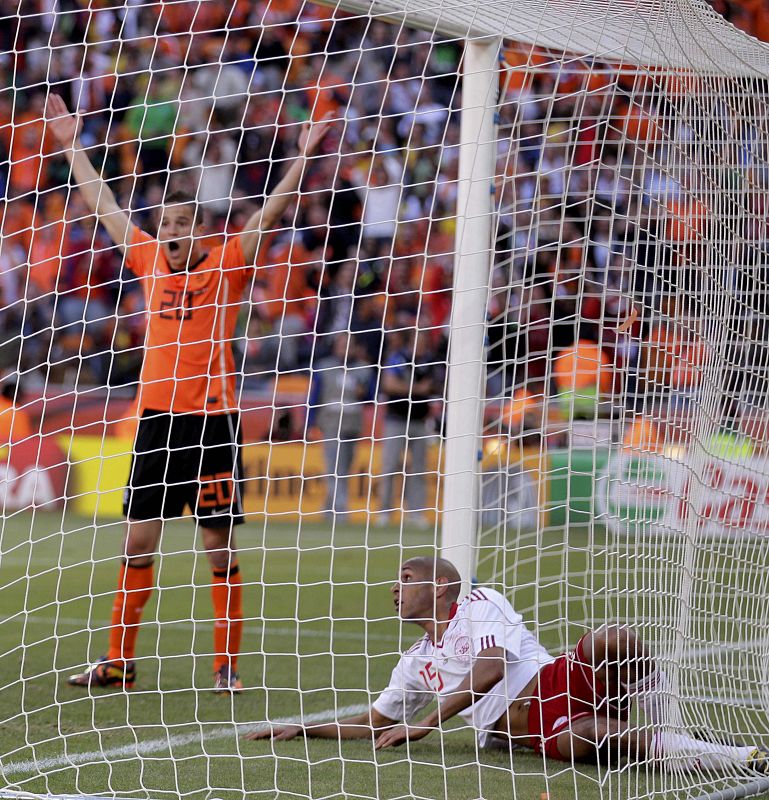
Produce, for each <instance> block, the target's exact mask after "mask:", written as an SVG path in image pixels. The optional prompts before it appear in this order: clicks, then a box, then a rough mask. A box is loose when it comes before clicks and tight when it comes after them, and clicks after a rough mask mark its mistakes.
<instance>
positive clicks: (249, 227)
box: [241, 114, 331, 264]
mask: <svg viewBox="0 0 769 800" xmlns="http://www.w3.org/2000/svg"><path fill="white" fill-rule="evenodd" d="M330 127H331V120H330V115H329V114H327V115H326V116H325V117H324V118H323V119H322V120H319V121H318V122H307V123H305V124H304V125H303V126H302V131H301V133H300V134H299V155H298V156H297V157H296V158H295V159H294V160H293V161H292V162H291V164H290V166H289V168H288V169H287V170H286V174H285V175H284V176H283V177H282V178H281V180H280V182H279V183H278V185H277V186H276V187H275V189H274V190H273V191H272V193H271V194H270V195H269V197H268V198H267V200H266V201H265V203H264V205H263V206H262V208H260V209H259V210H258V211H255V212H254V213H253V214H252V215H251V217H249V219H248V222H246V226H245V228H244V231H243V234H242V236H241V246H242V247H243V254H244V255H245V257H246V262H247V263H248V264H252V263H253V262H254V261H255V260H256V251H257V249H258V247H259V240H260V239H261V236H262V234H263V233H265V232H266V231H269V230H271V229H272V228H274V227H275V225H277V223H278V222H279V221H280V218H281V217H282V216H283V212H284V211H285V210H286V209H287V208H288V206H289V205H290V204H291V203H292V202H293V200H294V199H295V196H296V193H297V192H298V191H299V186H300V185H301V183H302V178H303V177H304V173H305V169H306V165H307V159H308V158H311V157H312V156H313V155H314V154H315V153H316V151H317V149H318V147H319V146H320V143H321V142H322V141H323V139H324V138H325V137H326V134H327V133H328V131H329V129H330Z"/></svg>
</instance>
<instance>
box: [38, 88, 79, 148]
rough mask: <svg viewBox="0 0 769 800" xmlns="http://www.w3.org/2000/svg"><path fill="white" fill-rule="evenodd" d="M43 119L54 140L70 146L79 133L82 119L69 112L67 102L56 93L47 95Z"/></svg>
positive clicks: (67, 146)
mask: <svg viewBox="0 0 769 800" xmlns="http://www.w3.org/2000/svg"><path fill="white" fill-rule="evenodd" d="M45 119H46V122H47V124H48V127H49V128H50V129H51V131H53V135H54V136H55V137H56V141H57V142H59V144H60V145H62V147H65V148H69V147H72V146H73V145H74V143H75V141H76V140H77V137H78V136H79V135H80V129H81V128H82V126H83V120H82V119H81V118H80V117H79V116H78V115H77V114H70V113H69V110H68V109H67V104H66V103H65V102H64V101H63V100H62V99H61V97H59V95H58V94H50V95H48V101H47V102H46V104H45Z"/></svg>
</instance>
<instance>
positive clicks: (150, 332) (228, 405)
mask: <svg viewBox="0 0 769 800" xmlns="http://www.w3.org/2000/svg"><path fill="white" fill-rule="evenodd" d="M126 266H127V267H128V269H130V270H131V272H133V273H134V274H135V275H136V276H137V277H140V278H142V279H143V280H142V284H143V289H144V299H145V303H146V307H147V315H148V320H147V334H146V338H145V353H144V363H143V365H142V371H141V378H140V381H139V393H138V409H139V413H140V414H141V412H142V411H144V410H145V409H153V410H155V411H172V412H175V413H180V414H181V413H186V414H205V413H210V412H214V413H217V412H219V413H221V412H226V411H232V410H234V409H235V358H234V355H233V352H232V341H233V337H234V334H235V324H236V322H237V318H238V312H239V310H240V300H241V296H242V294H243V289H244V287H245V286H246V284H247V282H248V281H249V280H250V278H251V276H252V274H253V269H254V268H253V266H245V256H244V255H243V248H242V246H241V243H240V237H239V236H233V237H231V238H230V239H228V240H227V242H226V244H224V245H223V246H221V247H216V248H214V249H213V250H211V252H209V253H208V254H207V255H206V256H205V258H204V259H203V260H202V261H200V262H199V263H198V264H197V265H195V266H194V267H192V268H190V269H188V270H183V271H181V272H173V271H172V270H171V268H170V267H169V265H168V261H167V260H166V257H165V254H164V253H163V251H162V250H161V249H160V243H159V242H158V241H157V240H156V239H153V238H152V237H151V236H149V235H148V234H146V233H144V232H143V231H140V230H139V229H138V228H134V229H133V235H132V237H131V244H130V246H129V247H128V249H127V255H126Z"/></svg>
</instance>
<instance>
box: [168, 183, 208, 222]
mask: <svg viewBox="0 0 769 800" xmlns="http://www.w3.org/2000/svg"><path fill="white" fill-rule="evenodd" d="M163 205H164V206H192V207H193V209H194V210H195V224H196V225H202V224H203V222H204V218H203V207H202V206H201V205H200V204H199V203H198V201H197V198H196V197H195V195H193V194H192V193H191V192H187V191H184V190H183V189H174V191H172V192H169V193H168V194H167V195H166V196H165V197H164V198H163Z"/></svg>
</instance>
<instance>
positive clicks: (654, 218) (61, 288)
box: [0, 0, 769, 428]
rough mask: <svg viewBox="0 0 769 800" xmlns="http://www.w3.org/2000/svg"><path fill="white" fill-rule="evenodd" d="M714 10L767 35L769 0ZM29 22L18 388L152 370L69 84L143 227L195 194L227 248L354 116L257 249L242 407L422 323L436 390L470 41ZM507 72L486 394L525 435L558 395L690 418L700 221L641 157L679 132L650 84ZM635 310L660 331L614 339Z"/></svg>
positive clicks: (184, 15) (14, 127)
mask: <svg viewBox="0 0 769 800" xmlns="http://www.w3.org/2000/svg"><path fill="white" fill-rule="evenodd" d="M12 5H13V3H12ZM714 5H715V6H716V8H717V10H719V11H720V12H721V13H722V14H723V15H724V16H726V17H727V18H729V19H730V20H731V21H733V22H734V23H735V24H737V25H738V26H740V27H743V28H745V29H746V30H749V31H750V32H752V33H753V34H755V35H758V36H759V37H762V38H765V39H769V29H768V28H767V19H769V14H767V13H766V9H765V3H764V2H763V0H740V1H739V2H737V1H736V0H715V2H714ZM16 6H17V8H18V16H16V15H13V16H11V17H10V18H6V20H5V24H3V25H2V26H0V70H2V71H3V72H5V73H6V74H9V75H13V76H14V77H13V85H12V86H8V87H7V88H6V89H4V90H2V91H0V225H1V232H2V239H1V240H0V330H2V331H3V335H2V341H1V342H0V367H1V368H3V369H11V370H18V371H19V373H20V374H21V375H22V377H23V380H24V382H25V383H26V384H27V385H34V384H35V383H37V384H38V385H39V386H45V385H49V384H55V383H61V382H64V383H67V382H70V383H74V384H77V385H79V386H89V385H96V386H104V385H112V386H115V385H128V384H131V383H133V382H135V381H136V378H137V375H138V370H139V366H140V363H141V358H142V343H143V335H144V328H145V320H144V308H143V305H142V294H141V291H140V290H139V286H138V284H137V281H136V280H135V279H134V278H133V277H132V276H131V274H130V273H128V272H127V271H126V270H125V269H124V268H123V265H122V256H121V254H120V252H119V251H118V250H117V249H116V248H114V247H112V245H111V243H110V242H109V241H108V240H107V239H106V237H105V235H104V233H103V231H101V230H99V228H98V227H96V226H95V225H94V222H93V217H91V216H90V215H89V214H88V213H87V210H86V209H85V207H84V205H83V203H82V200H80V199H79V197H78V194H77V193H76V192H73V191H71V188H70V184H69V175H68V167H67V163H66V161H65V160H64V159H63V158H62V157H61V156H60V155H57V154H56V152H55V146H54V143H53V141H52V139H51V137H50V135H49V134H48V133H47V130H46V126H45V124H44V105H45V97H46V93H47V92H48V91H49V90H53V91H56V92H57V93H58V94H60V95H62V96H63V97H64V99H65V101H66V102H67V104H68V106H69V107H70V108H79V109H80V110H81V113H82V114H83V120H84V128H83V134H82V141H83V142H84V144H85V145H86V146H88V147H89V148H90V149H89V154H90V157H91V160H92V162H93V163H94V164H96V165H97V167H98V168H99V170H100V171H102V172H103V174H104V175H105V176H106V177H107V178H108V180H109V182H110V185H111V187H112V188H113V190H114V191H115V193H116V195H117V197H118V198H119V202H120V203H121V205H122V207H124V208H130V209H131V211H132V215H133V217H132V218H133V220H134V221H135V222H136V223H137V224H138V225H140V226H141V227H143V228H145V229H150V230H151V229H152V226H153V224H154V221H155V211H156V210H157V208H158V207H159V206H160V205H161V204H162V198H163V195H164V192H165V190H166V188H167V187H171V188H180V187H181V188H187V189H191V190H192V191H194V192H196V193H197V196H198V198H199V200H200V202H201V204H202V206H203V208H204V210H205V214H206V224H207V230H208V232H209V237H210V242H211V244H214V243H218V242H221V240H222V238H223V237H224V235H225V234H227V233H232V232H236V231H238V230H240V228H241V227H242V225H243V223H244V220H245V219H246V217H247V215H248V214H249V211H250V210H251V209H252V208H253V207H255V205H258V204H259V202H260V200H261V198H263V197H264V195H265V193H266V192H267V191H269V190H270V189H271V188H272V187H273V186H274V183H275V180H276V175H277V173H278V172H279V171H280V170H279V169H278V168H277V167H279V166H280V165H281V164H282V163H283V161H284V159H286V158H288V157H289V156H290V154H291V152H292V148H293V147H294V143H295V141H296V137H297V134H298V126H299V123H300V122H301V121H302V120H303V119H304V118H305V117H306V116H307V115H308V114H309V115H310V116H311V117H312V118H314V119H319V118H320V117H322V116H323V115H324V114H326V113H327V112H332V113H333V114H334V115H335V116H337V117H344V124H341V123H340V124H338V125H337V126H336V129H335V134H334V135H333V136H330V137H329V138H328V141H327V142H326V143H325V152H324V154H322V155H321V157H319V158H317V159H316V161H315V163H314V164H313V166H312V168H311V169H310V171H309V173H308V174H307V176H306V178H305V181H304V184H303V193H304V194H303V198H302V200H301V203H300V205H299V207H298V208H297V209H296V210H295V211H292V212H291V214H290V215H287V216H286V218H285V219H284V221H283V225H282V228H281V229H280V230H278V231H276V232H275V233H273V234H271V235H269V236H267V237H265V240H264V242H263V243H262V246H261V249H260V255H259V260H258V265H259V269H258V270H257V274H256V280H255V283H254V287H253V291H252V295H251V303H250V304H249V305H248V308H246V307H245V306H244V309H243V314H242V317H243V324H242V326H241V336H240V338H239V340H238V341H237V342H236V350H237V351H238V354H239V356H240V359H241V364H242V371H243V376H244V377H243V383H244V387H245V388H246V389H250V388H259V387H261V386H263V385H264V383H265V381H267V380H268V379H272V378H273V377H274V374H275V372H276V370H277V371H279V372H292V373H296V374H309V373H310V372H311V371H312V368H313V367H315V366H316V365H317V364H319V363H328V360H329V359H331V360H332V364H333V359H334V358H341V357H342V353H341V351H340V349H339V346H338V344H336V343H337V341H338V334H339V333H340V332H344V331H351V332H352V333H353V336H352V337H351V339H350V340H349V342H348V344H347V347H346V352H347V357H348V358H349V359H351V360H352V359H354V360H355V362H356V364H360V365H361V366H362V367H368V368H370V367H372V366H373V367H384V366H391V367H393V366H397V364H398V363H402V358H401V355H399V354H400V351H401V350H402V349H403V332H404V331H409V330H411V331H413V330H416V329H417V328H418V329H419V330H420V331H421V332H420V334H419V335H418V336H416V337H415V336H413V335H412V337H411V339H412V341H415V340H419V341H421V342H424V344H423V345H420V347H419V348H418V354H417V356H415V358H416V359H417V360H418V361H419V362H420V363H421V365H422V366H424V365H432V366H433V367H434V370H433V371H438V372H439V371H440V367H441V365H442V364H444V363H445V358H446V334H445V330H446V325H447V322H448V317H449V312H450V305H451V271H452V252H453V248H454V231H455V222H454V213H455V212H454V209H455V202H456V194H457V187H456V175H457V162H458V147H457V143H458V140H459V117H458V114H457V113H456V112H455V111H454V110H452V109H455V108H456V105H457V79H456V73H457V68H458V63H459V58H460V48H459V46H458V44H457V43H456V42H445V41H440V40H437V39H435V38H434V37H430V36H429V35H427V34H425V33H419V32H414V31H407V30H405V29H404V30H401V29H399V28H398V27H397V26H393V25H388V24H386V23H383V22H367V21H366V20H363V19H353V18H347V17H345V16H344V15H341V14H334V13H333V12H332V11H331V10H329V9H326V8H323V7H321V6H315V5H312V4H307V5H305V4H303V3H301V2H298V1H297V0H271V2H269V3H267V2H263V1H260V2H244V0H218V1H217V2H210V1H208V0H206V1H204V2H199V1H198V0H195V2H188V3H179V2H177V3H173V4H160V3H152V2H146V3H145V2H128V3H127V4H126V5H125V6H123V4H120V7H116V5H115V4H112V3H109V2H104V3H94V2H85V0H60V2H58V4H57V5H56V7H57V12H56V14H55V15H54V13H53V10H52V9H53V3H51V2H49V0H16ZM227 31H229V32H227ZM504 56H505V58H504V62H505V70H504V71H503V72H504V75H503V85H502V89H503V91H502V96H501V99H500V131H501V133H500V145H499V168H498V173H499V174H498V191H497V202H498V205H499V208H500V211H501V214H500V218H499V219H500V221H499V224H498V231H497V253H496V259H495V269H494V274H493V292H492V298H491V304H490V308H489V315H490V319H491V327H490V335H489V356H488V360H489V376H490V377H489V381H490V390H491V394H492V396H497V397H502V398H510V399H511V400H512V403H511V405H510V414H509V417H508V422H509V424H510V425H511V426H512V427H514V428H515V427H516V426H518V427H520V426H522V425H525V418H526V415H527V410H530V409H531V407H532V405H531V403H529V405H527V402H528V398H532V397H537V396H539V397H543V396H545V395H548V394H552V393H554V394H556V395H558V396H559V397H560V398H561V400H562V401H563V403H567V404H571V408H572V409H573V410H574V413H577V414H579V413H585V414H587V415H590V414H592V413H593V410H594V406H593V405H591V403H590V396H591V393H592V394H593V395H594V396H595V400H596V401H599V400H600V397H601V396H605V395H615V396H618V395H621V396H623V397H624V398H626V400H625V401H624V402H625V403H626V404H627V405H628V407H631V408H635V404H636V402H637V401H636V400H635V398H636V397H638V396H640V395H641V394H642V392H640V391H637V384H638V383H639V382H640V381H646V382H647V385H648V384H649V382H651V383H654V384H655V385H659V386H663V389H660V390H659V391H658V392H657V393H658V394H659V392H660V391H663V390H664V392H666V393H668V394H675V395H676V398H677V399H676V402H681V403H685V402H686V398H687V395H688V394H690V393H691V391H692V390H693V381H694V377H693V376H694V374H695V372H696V367H697V364H698V359H700V358H701V357H702V354H701V353H700V352H699V351H698V348H697V346H696V345H695V344H693V343H692V342H693V341H694V339H696V337H692V336H690V335H687V333H686V330H688V329H687V328H686V325H687V324H688V321H689V320H690V319H691V317H692V314H696V309H694V308H682V307H680V305H679V306H678V307H676V304H675V303H673V302H672V301H670V300H669V299H666V297H667V296H668V295H669V294H670V292H666V291H665V285H666V284H667V285H670V284H671V283H672V282H674V281H675V280H680V279H681V278H680V276H681V275H687V274H688V273H687V269H686V265H687V264H688V263H694V262H695V261H696V258H697V254H696V253H695V252H693V249H692V248H693V246H692V244H691V243H692V241H694V240H696V235H693V233H692V232H693V231H695V232H696V229H697V226H698V225H699V224H700V222H701V220H702V217H703V216H704V215H703V212H702V210H701V208H698V205H697V204H698V201H697V199H696V197H695V196H694V194H693V193H692V192H691V191H690V190H689V189H688V188H687V185H686V181H685V176H684V177H680V176H679V177H678V178H674V177H672V176H670V175H667V174H665V173H664V171H660V170H655V169H654V166H653V160H652V162H649V161H648V160H645V159H644V158H643V157H639V155H638V154H639V151H641V150H643V149H644V148H645V147H647V145H648V144H649V143H650V142H651V143H653V144H654V145H655V146H658V145H659V143H660V142H661V141H662V140H663V139H665V137H669V136H670V135H671V134H670V131H669V130H667V129H666V126H670V124H672V123H671V120H672V119H673V118H674V117H675V114H674V113H673V112H672V111H671V108H670V106H669V105H666V104H667V103H669V101H667V100H665V99H664V98H663V97H661V96H660V93H659V92H658V91H657V89H656V88H655V85H654V78H653V75H646V77H645V78H642V77H641V76H640V75H639V74H638V73H635V72H631V71H625V70H618V69H616V68H614V67H610V66H608V65H605V64H598V63H595V62H594V63H589V62H587V61H585V60H580V59H574V60H573V61H567V62H564V63H561V62H560V61H558V60H554V59H553V58H552V57H550V56H548V55H547V54H546V53H542V52H537V51H531V50H530V49H528V48H523V47H520V46H514V45H510V47H509V48H508V49H507V50H506V52H505V53H504ZM351 76H355V77H354V80H351ZM244 97H247V98H248V99H247V101H245V102H244V100H243V98H244ZM650 163H651V164H652V166H651V167H650V166H649V164H650ZM662 206H665V208H664V209H663V211H664V213H661V212H660V208H661V207H662ZM644 220H645V222H643V221H644ZM629 264H632V268H630V267H629V266H628V265H629ZM666 270H667V273H670V274H672V273H675V275H676V276H678V277H676V278H672V277H670V275H667V277H666ZM629 276H632V278H630V277H629ZM633 297H635V298H640V299H641V300H643V302H644V303H647V302H648V303H649V304H652V305H654V304H656V307H657V309H658V310H660V311H664V312H665V313H664V315H663V317H660V319H663V318H664V320H666V321H664V322H657V323H655V324H654V325H649V324H648V323H646V322H644V321H643V320H638V321H635V322H633V323H632V331H631V332H632V333H634V334H635V335H634V336H630V337H627V336H623V335H621V334H619V333H617V323H618V322H620V323H621V322H622V320H624V319H626V318H628V317H629V315H630V314H631V309H632V299H630V298H633ZM663 305H664V308H663ZM399 358H401V361H398V359H399ZM420 363H417V364H415V365H413V366H414V368H415V369H417V368H418V367H419V366H420ZM550 363H552V364H553V366H552V367H550V366H549V364H550ZM366 374H367V375H373V376H375V374H376V370H370V371H369V372H368V373H366ZM439 377H441V376H439ZM373 382H375V380H374V381H373ZM437 384H438V381H433V385H431V394H432V395H433V397H434V398H436V399H437V398H440V397H441V396H442V391H441V390H440V389H439V388H438V385H437ZM316 389H317V387H316ZM578 390H579V391H578ZM356 391H357V390H356ZM575 393H577V394H579V396H580V402H581V401H584V398H585V396H586V395H587V397H588V404H587V405H586V406H584V405H583V407H580V404H579V402H578V400H577V399H575V397H574V395H575ZM647 394H648V393H647ZM370 396H371V395H370V394H366V391H364V390H360V392H359V393H358V394H357V395H356V397H358V399H361V398H366V397H370ZM420 399H423V398H420ZM516 403H517V405H516ZM434 413H435V412H434ZM540 421H541V418H540Z"/></svg>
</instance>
